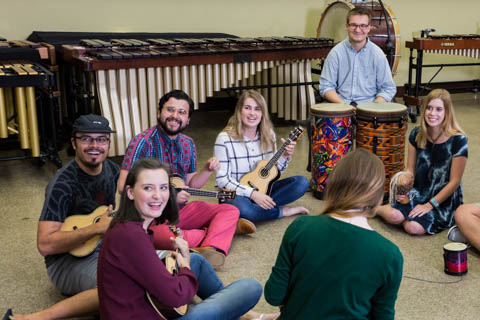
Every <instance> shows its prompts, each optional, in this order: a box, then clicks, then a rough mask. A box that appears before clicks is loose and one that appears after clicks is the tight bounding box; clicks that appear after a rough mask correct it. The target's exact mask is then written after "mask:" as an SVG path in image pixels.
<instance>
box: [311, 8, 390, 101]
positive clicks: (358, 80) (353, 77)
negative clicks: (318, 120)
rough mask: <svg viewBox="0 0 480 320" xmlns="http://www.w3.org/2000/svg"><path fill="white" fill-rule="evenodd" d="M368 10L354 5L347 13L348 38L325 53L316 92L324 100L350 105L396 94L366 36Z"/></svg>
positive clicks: (387, 69) (386, 68) (380, 54)
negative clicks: (318, 87)
mask: <svg viewBox="0 0 480 320" xmlns="http://www.w3.org/2000/svg"><path fill="white" fill-rule="evenodd" d="M370 19H371V13H370V11H369V10H368V9H365V8H354V9H352V10H351V11H350V12H349V13H348V15H347V24H346V29H347V32H348V38H347V39H345V40H343V41H342V42H340V43H338V44H337V45H336V46H335V47H334V48H333V49H332V50H331V51H330V53H329V54H328V56H327V59H326V60H325V64H324V66H323V69H322V74H321V76H320V94H321V95H322V96H323V97H324V98H325V99H326V100H328V102H333V103H342V104H352V105H354V106H356V105H357V104H359V103H364V102H372V101H374V102H387V101H391V100H392V99H393V97H394V96H395V93H396V87H395V83H394V82H393V79H392V72H391V70H390V67H389V65H388V61H387V58H386V57H385V54H384V53H383V51H382V50H381V49H380V48H379V47H378V46H377V45H376V44H374V43H373V42H371V41H370V40H369V39H368V33H369V32H370V28H371V26H370Z"/></svg>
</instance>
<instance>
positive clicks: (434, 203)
mask: <svg viewBox="0 0 480 320" xmlns="http://www.w3.org/2000/svg"><path fill="white" fill-rule="evenodd" d="M428 203H430V204H431V205H432V207H433V208H434V209H438V202H437V200H435V199H433V198H432V199H430V200H428Z"/></svg>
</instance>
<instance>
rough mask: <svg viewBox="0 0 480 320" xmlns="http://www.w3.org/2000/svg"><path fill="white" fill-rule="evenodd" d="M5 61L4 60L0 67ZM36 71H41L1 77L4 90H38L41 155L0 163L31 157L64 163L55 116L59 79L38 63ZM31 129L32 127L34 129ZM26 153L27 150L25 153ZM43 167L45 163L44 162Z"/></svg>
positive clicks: (26, 156) (0, 84)
mask: <svg viewBox="0 0 480 320" xmlns="http://www.w3.org/2000/svg"><path fill="white" fill-rule="evenodd" d="M2 62H3V61H0V64H1V63H2ZM34 65H35V69H37V70H39V71H41V72H40V73H39V74H37V75H9V76H2V77H0V88H9V87H11V88H19V87H20V88H28V87H34V94H35V101H36V111H37V116H36V118H37V125H38V128H39V131H40V132H39V143H40V146H39V147H40V154H39V156H33V155H29V154H25V155H24V156H13V157H3V158H0V161H11V160H24V159H30V158H36V159H39V161H43V159H48V160H51V161H53V162H54V163H55V164H56V165H57V166H58V167H59V168H60V167H61V166H62V162H61V160H60V157H59V155H58V149H57V139H56V134H57V132H56V120H55V113H56V111H57V108H58V104H57V97H56V95H55V92H56V82H55V77H54V75H53V73H52V72H50V71H49V70H47V69H46V68H44V67H43V66H42V65H41V64H39V63H35V64H34ZM17 116H18V113H17V112H15V114H14V115H13V116H12V117H11V118H10V119H7V123H8V122H10V121H11V120H13V118H15V117H17ZM30 130H31V128H30ZM11 142H13V139H12V138H5V139H1V140H0V144H6V143H11ZM25 153H26V151H25ZM40 163H41V164H43V163H42V162H40Z"/></svg>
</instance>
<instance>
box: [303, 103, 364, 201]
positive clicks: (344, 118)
mask: <svg viewBox="0 0 480 320" xmlns="http://www.w3.org/2000/svg"><path fill="white" fill-rule="evenodd" d="M354 111H355V108H353V107H352V106H349V105H345V104H337V103H322V104H316V105H314V106H312V107H311V109H310V113H311V118H312V123H311V126H312V156H311V157H312V181H311V185H312V190H313V195H314V196H315V197H317V198H319V199H322V198H323V192H324V190H325V187H326V185H327V178H328V174H329V173H330V171H332V170H333V168H334V167H335V163H337V161H338V160H340V159H341V158H342V157H343V156H344V155H345V154H346V153H347V152H348V151H350V149H351V148H352V147H353V123H352V117H353V115H354Z"/></svg>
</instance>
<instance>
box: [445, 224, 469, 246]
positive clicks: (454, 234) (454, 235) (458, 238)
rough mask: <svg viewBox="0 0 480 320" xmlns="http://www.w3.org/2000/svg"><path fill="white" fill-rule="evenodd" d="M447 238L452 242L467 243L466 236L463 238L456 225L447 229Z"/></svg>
mask: <svg viewBox="0 0 480 320" xmlns="http://www.w3.org/2000/svg"><path fill="white" fill-rule="evenodd" d="M447 238H448V240H450V241H453V242H462V243H465V244H468V240H467V238H465V236H464V235H463V234H462V232H461V231H460V229H459V228H458V226H456V225H455V226H453V227H451V228H450V230H448V234H447Z"/></svg>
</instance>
